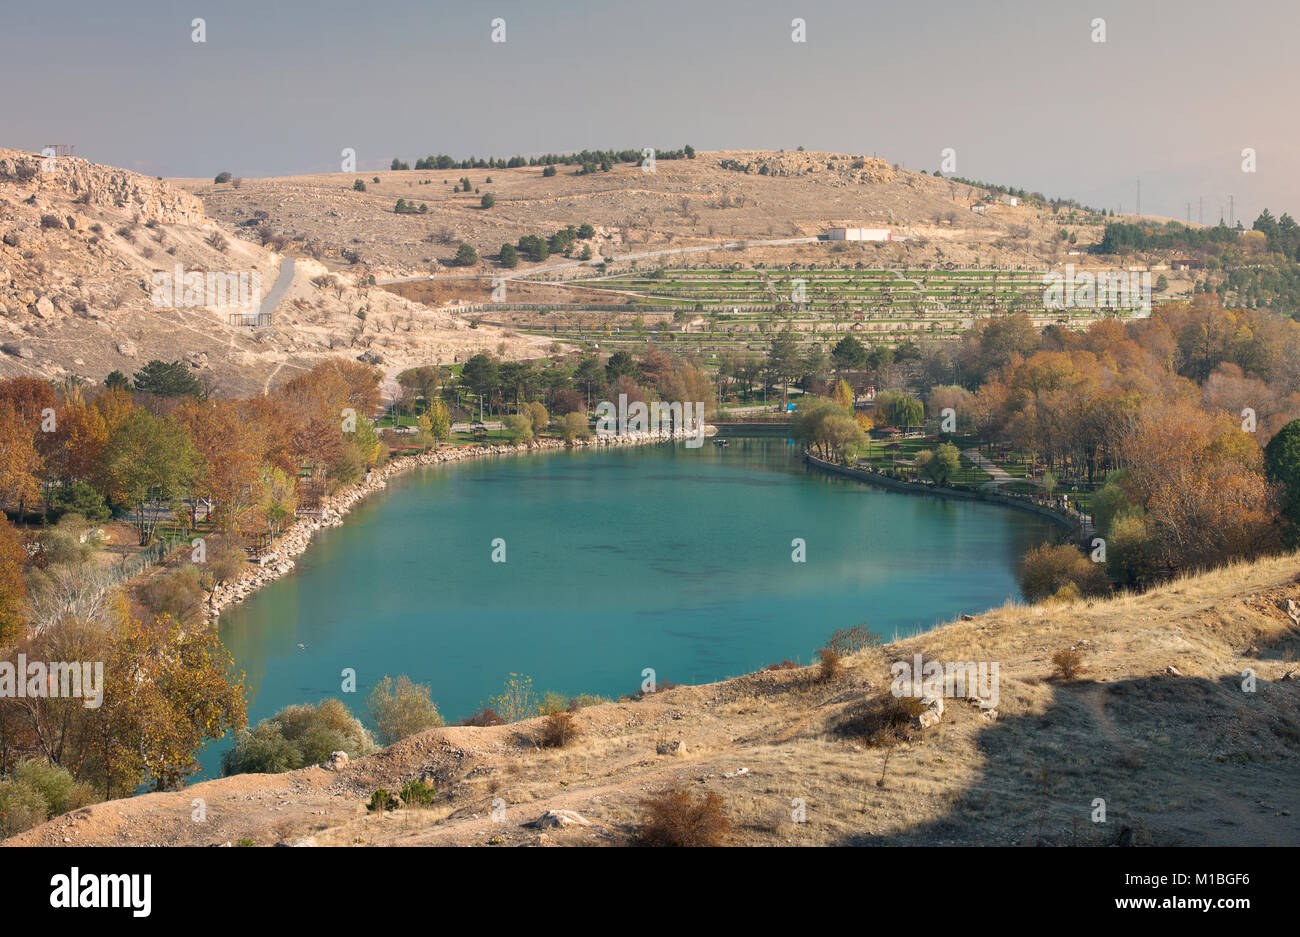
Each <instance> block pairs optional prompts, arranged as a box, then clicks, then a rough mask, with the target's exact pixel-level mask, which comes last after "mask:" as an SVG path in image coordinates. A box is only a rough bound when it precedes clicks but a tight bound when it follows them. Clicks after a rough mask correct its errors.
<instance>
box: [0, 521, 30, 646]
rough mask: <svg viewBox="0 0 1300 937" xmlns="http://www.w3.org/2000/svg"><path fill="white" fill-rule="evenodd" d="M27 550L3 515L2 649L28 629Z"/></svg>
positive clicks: (0, 562)
mask: <svg viewBox="0 0 1300 937" xmlns="http://www.w3.org/2000/svg"><path fill="white" fill-rule="evenodd" d="M26 563H27V551H26V550H25V549H24V548H23V541H22V537H21V536H20V535H19V533H18V531H17V530H16V529H15V528H14V527H13V525H12V524H10V523H9V519H8V518H6V517H5V516H4V515H3V514H0V647H10V646H11V645H12V644H13V643H14V641H16V640H17V639H18V637H19V636H20V635H21V634H22V632H23V628H24V627H25V626H26V609H25V607H24V606H25V603H26V599H27V586H26V584H25V583H24V581H23V567H24V566H25V565H26Z"/></svg>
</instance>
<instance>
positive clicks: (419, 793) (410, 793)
mask: <svg viewBox="0 0 1300 937" xmlns="http://www.w3.org/2000/svg"><path fill="white" fill-rule="evenodd" d="M437 796H438V791H437V790H436V789H435V788H434V786H433V785H432V784H428V783H426V782H424V781H421V780H420V779H419V778H412V779H411V780H409V781H407V782H406V784H405V785H403V787H402V794H401V797H402V803H404V804H406V806H408V807H427V806H429V804H431V803H433V801H434V798H436V797H437Z"/></svg>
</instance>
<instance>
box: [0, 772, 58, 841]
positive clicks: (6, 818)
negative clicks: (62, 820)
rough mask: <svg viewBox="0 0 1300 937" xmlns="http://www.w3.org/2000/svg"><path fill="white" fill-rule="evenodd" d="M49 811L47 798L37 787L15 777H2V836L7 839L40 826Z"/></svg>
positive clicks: (0, 812)
mask: <svg viewBox="0 0 1300 937" xmlns="http://www.w3.org/2000/svg"><path fill="white" fill-rule="evenodd" d="M48 811H49V806H48V805H47V804H46V803H45V798H43V797H42V796H41V792H40V791H38V790H37V789H36V788H34V787H32V786H31V785H30V784H24V783H23V782H22V781H17V780H14V779H13V778H0V837H3V838H6V839H7V838H9V837H10V836H16V835H18V834H19V833H21V832H22V831H23V830H30V829H31V828H32V827H34V826H40V825H41V824H42V823H44V822H45V820H46V818H47V816H48Z"/></svg>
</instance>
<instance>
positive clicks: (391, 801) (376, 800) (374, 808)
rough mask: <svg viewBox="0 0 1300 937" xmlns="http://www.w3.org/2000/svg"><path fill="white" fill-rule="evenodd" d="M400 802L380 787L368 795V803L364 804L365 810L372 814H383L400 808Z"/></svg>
mask: <svg viewBox="0 0 1300 937" xmlns="http://www.w3.org/2000/svg"><path fill="white" fill-rule="evenodd" d="M401 806H402V804H401V802H400V801H399V800H398V799H397V798H396V797H394V796H393V795H392V794H390V793H388V791H386V790H384V789H383V788H382V787H381V788H379V790H377V791H375V792H374V793H373V794H371V795H370V802H369V803H368V804H366V809H367V810H369V811H371V812H372V813H383V812H384V811H386V810H396V809H398V808H399V807H401Z"/></svg>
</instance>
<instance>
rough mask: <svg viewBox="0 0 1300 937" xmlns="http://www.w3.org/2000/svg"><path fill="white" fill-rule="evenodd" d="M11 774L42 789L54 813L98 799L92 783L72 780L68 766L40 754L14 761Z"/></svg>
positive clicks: (48, 805) (37, 788) (49, 813)
mask: <svg viewBox="0 0 1300 937" xmlns="http://www.w3.org/2000/svg"><path fill="white" fill-rule="evenodd" d="M10 777H11V778H12V779H13V780H14V781H16V782H18V783H19V784H26V785H27V786H28V787H30V788H32V789H33V790H35V791H36V792H37V793H39V794H40V795H41V799H42V800H44V801H45V806H46V812H47V815H48V816H51V817H56V816H58V815H59V814H62V813H67V812H68V811H69V810H76V809H78V808H79V807H84V806H86V804H92V803H94V802H95V799H96V798H95V793H94V791H93V790H92V789H91V788H90V786H89V785H86V784H82V783H79V782H77V781H75V780H73V778H72V774H71V772H69V771H68V769H67V768H64V767H62V766H60V765H53V764H50V763H49V762H48V761H44V760H42V759H40V758H24V759H23V760H22V761H20V762H18V764H16V765H14V769H13V771H12V772H11V773H10Z"/></svg>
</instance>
